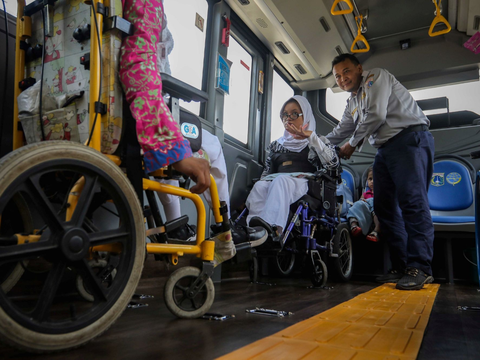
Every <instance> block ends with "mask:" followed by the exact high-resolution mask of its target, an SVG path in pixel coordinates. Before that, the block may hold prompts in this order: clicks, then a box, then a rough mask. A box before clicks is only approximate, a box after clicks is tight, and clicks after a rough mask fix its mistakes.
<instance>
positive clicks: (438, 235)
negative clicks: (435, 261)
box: [428, 155, 475, 284]
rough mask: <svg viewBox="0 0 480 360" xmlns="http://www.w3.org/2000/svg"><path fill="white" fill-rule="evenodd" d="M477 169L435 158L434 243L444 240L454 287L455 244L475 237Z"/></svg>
mask: <svg viewBox="0 0 480 360" xmlns="http://www.w3.org/2000/svg"><path fill="white" fill-rule="evenodd" d="M474 183H475V168H474V167H473V165H472V164H471V163H470V162H468V161H467V160H465V159H463V158H461V157H460V156H456V155H441V156H438V157H436V158H435V161H434V164H433V174H432V178H431V180H430V187H429V190H428V201H429V205H430V213H431V215H432V221H433V225H434V228H435V241H437V240H440V239H444V240H445V266H446V270H447V273H446V279H447V283H449V284H452V283H453V280H454V274H453V256H452V240H453V239H456V240H460V239H468V238H471V237H473V236H474V234H475V198H474V195H473V193H474Z"/></svg>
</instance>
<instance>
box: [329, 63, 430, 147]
mask: <svg viewBox="0 0 480 360" xmlns="http://www.w3.org/2000/svg"><path fill="white" fill-rule="evenodd" d="M422 124H425V125H428V126H430V120H428V119H427V117H426V116H425V114H424V113H423V112H422V110H421V109H420V107H419V106H418V105H417V103H416V101H415V100H414V99H413V97H412V96H411V95H410V93H409V92H408V90H407V89H406V88H405V87H404V86H403V85H402V84H400V83H399V82H398V80H397V79H395V77H394V76H393V75H392V74H390V73H389V72H388V71H387V70H385V69H372V70H370V71H364V72H363V73H362V81H361V83H360V87H359V89H358V92H357V95H356V96H354V95H353V94H352V96H350V98H349V99H348V100H347V107H346V108H345V112H344V113H343V116H342V120H341V121H340V122H339V123H338V125H337V127H336V128H335V129H333V131H332V132H331V133H330V134H328V135H327V136H326V137H327V139H328V140H330V142H331V143H333V144H334V145H338V144H339V143H341V142H342V141H343V140H344V139H345V138H347V137H348V136H350V135H352V134H353V135H352V137H351V138H350V140H349V143H350V145H351V146H353V147H356V146H357V145H358V144H359V143H360V141H361V140H363V139H364V138H366V137H367V136H369V142H370V144H371V145H372V146H373V147H375V148H379V147H380V146H382V145H383V144H385V143H386V142H387V141H388V140H389V139H391V138H392V137H393V136H395V135H397V134H398V133H399V132H400V131H402V130H403V129H405V128H407V127H409V126H412V125H422Z"/></svg>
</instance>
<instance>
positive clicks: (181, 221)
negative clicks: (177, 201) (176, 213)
mask: <svg viewBox="0 0 480 360" xmlns="http://www.w3.org/2000/svg"><path fill="white" fill-rule="evenodd" d="M187 223H188V216H187V215H182V216H180V217H179V218H178V219H175V220H172V221H168V222H166V223H165V231H166V232H167V233H168V232H170V231H172V230H175V229H177V228H179V227H181V226H184V225H186V224H187Z"/></svg>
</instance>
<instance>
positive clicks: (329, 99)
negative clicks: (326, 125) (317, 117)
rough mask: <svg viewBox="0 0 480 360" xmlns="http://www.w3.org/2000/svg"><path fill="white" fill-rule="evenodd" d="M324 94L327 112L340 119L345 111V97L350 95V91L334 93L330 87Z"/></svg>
mask: <svg viewBox="0 0 480 360" xmlns="http://www.w3.org/2000/svg"><path fill="white" fill-rule="evenodd" d="M325 96H326V99H325V101H326V104H325V107H326V110H327V113H329V114H330V115H331V116H333V117H334V118H335V119H337V120H338V121H340V120H341V119H342V115H343V112H344V111H345V106H347V99H348V98H349V97H350V93H349V92H346V91H340V92H336V93H334V92H333V91H332V89H327V91H326V95H325Z"/></svg>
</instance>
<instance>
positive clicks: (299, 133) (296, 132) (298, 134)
mask: <svg viewBox="0 0 480 360" xmlns="http://www.w3.org/2000/svg"><path fill="white" fill-rule="evenodd" d="M307 126H308V124H305V125H303V126H302V127H297V126H295V125H294V124H292V123H289V122H287V123H285V130H287V131H288V132H289V133H290V134H292V135H293V138H294V139H297V140H303V139H308V138H309V137H310V135H312V131H311V130H305V129H306V128H307Z"/></svg>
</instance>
